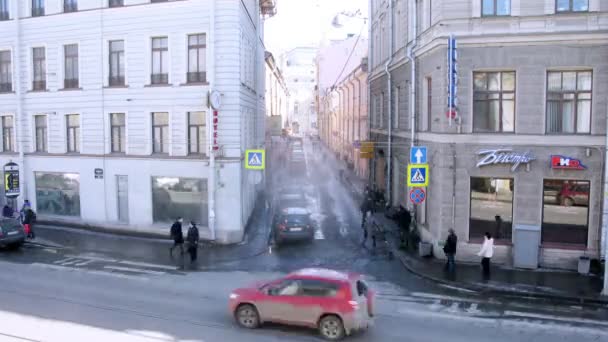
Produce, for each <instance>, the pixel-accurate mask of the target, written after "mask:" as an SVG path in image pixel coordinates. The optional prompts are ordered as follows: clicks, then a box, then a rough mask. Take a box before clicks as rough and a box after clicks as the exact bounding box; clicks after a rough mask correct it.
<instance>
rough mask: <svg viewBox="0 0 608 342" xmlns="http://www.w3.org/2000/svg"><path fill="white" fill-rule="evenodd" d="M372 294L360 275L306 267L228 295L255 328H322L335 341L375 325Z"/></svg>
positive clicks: (242, 320)
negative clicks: (266, 325)
mask: <svg viewBox="0 0 608 342" xmlns="http://www.w3.org/2000/svg"><path fill="white" fill-rule="evenodd" d="M373 302H374V293H373V291H372V290H370V289H369V288H368V286H367V284H366V283H365V282H364V281H363V279H362V278H361V276H360V275H358V274H355V273H344V272H338V271H333V270H328V269H316V268H315V269H304V270H300V271H296V272H294V273H291V274H289V275H287V276H286V277H284V278H281V279H277V280H274V281H271V282H268V283H264V284H261V285H259V286H252V287H248V288H241V289H237V290H235V291H234V292H233V293H232V294H230V313H231V314H232V315H234V318H235V319H236V321H237V323H238V324H239V325H241V326H243V327H245V328H248V329H254V328H257V327H259V326H260V325H261V324H263V323H265V322H273V323H280V324H287V325H296V326H303V327H310V328H314V329H318V330H319V333H320V334H321V335H322V336H323V337H324V338H326V339H328V340H331V341H337V340H340V339H342V338H344V337H345V336H348V335H351V334H352V333H353V332H355V331H359V330H363V329H367V328H368V327H370V326H371V325H372V324H373V316H374V312H373Z"/></svg>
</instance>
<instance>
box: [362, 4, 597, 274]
mask: <svg viewBox="0 0 608 342" xmlns="http://www.w3.org/2000/svg"><path fill="white" fill-rule="evenodd" d="M370 3H371V9H370V28H371V33H370V39H371V51H370V59H371V60H370V76H369V79H370V87H371V99H370V100H371V126H372V129H371V136H372V138H373V139H374V140H376V141H378V142H379V146H378V148H377V149H376V158H375V159H374V165H375V166H374V167H373V168H372V177H371V182H372V183H374V184H375V185H376V186H378V187H379V188H381V189H383V190H384V191H385V194H386V197H387V199H388V201H389V202H390V203H391V204H393V205H407V206H411V204H410V200H409V191H410V190H411V188H408V185H407V183H406V182H407V177H405V175H406V172H407V166H408V164H409V160H410V152H411V149H410V146H411V145H412V144H413V145H416V146H426V147H427V148H428V154H427V155H426V157H427V162H428V165H429V169H430V172H429V176H430V182H429V185H428V187H426V190H427V197H426V200H425V201H424V202H423V203H422V204H420V205H418V206H416V217H417V222H418V226H419V228H420V232H421V234H422V237H423V239H424V240H425V241H428V242H431V243H433V244H434V246H435V251H438V253H435V255H439V256H441V255H442V253H441V252H440V251H441V247H440V245H439V243H440V242H441V241H443V240H444V239H445V237H446V236H447V232H448V229H449V228H453V229H455V231H456V233H457V234H458V236H459V240H458V241H459V242H461V243H459V248H458V253H457V254H456V257H457V258H459V259H461V260H469V261H473V260H478V257H477V256H476V252H477V251H478V250H479V248H480V243H481V241H482V239H483V235H484V232H486V231H488V232H491V233H492V234H493V236H494V237H495V240H496V244H497V247H496V253H495V257H494V260H495V261H496V262H499V263H505V264H510V265H515V266H522V265H525V267H532V268H534V267H538V266H541V267H559V268H576V266H577V261H578V259H579V257H580V256H582V255H587V256H590V257H592V258H598V257H599V255H600V250H601V248H600V246H601V236H600V231H601V230H600V225H601V223H602V211H603V210H604V211H605V210H606V209H607V208H603V204H602V201H603V199H604V196H605V195H604V180H603V172H604V167H605V165H606V158H605V156H604V152H603V151H605V150H604V149H605V147H606V120H607V113H608V102H607V98H608V67H607V61H608V43H607V42H606V29H608V1H604V0H588V1H587V0H583V1H556V0H535V1H510V0H495V1H454V0H433V1H431V0H416V1H413V0H393V1H383V0H372V1H371V2H370ZM391 24H392V25H391ZM450 35H453V37H454V38H455V40H456V42H457V44H456V45H457V54H455V58H456V62H457V68H456V69H448V58H447V54H448V51H447V49H448V38H449V37H450ZM391 37H393V39H391ZM412 50H413V51H412ZM410 51H411V55H412V58H413V59H414V64H412V61H411V60H410V59H409V58H408V54H409V52H410ZM413 67H414V68H415V70H414V72H413V73H412V68H413ZM387 70H388V73H387ZM450 70H453V71H454V72H453V73H452V74H451V76H450V77H453V78H454V79H455V80H457V83H454V85H455V86H454V87H453V90H454V92H452V94H453V96H452V97H450V98H448V86H449V83H448V80H449V77H448V73H449V71H450ZM412 77H415V79H413V78H412ZM389 82H390V84H389ZM412 87H414V88H413V89H412ZM448 100H451V101H450V103H451V105H450V107H452V108H448ZM412 126H413V127H412ZM389 127H391V129H389ZM389 136H390V138H389ZM389 141H390V143H391V144H392V149H389V148H388V144H389ZM414 152H415V150H414ZM553 156H563V159H564V161H563V162H562V161H561V159H562V158H559V157H558V158H557V159H554V157H553ZM421 160H423V158H422V159H421ZM580 164H583V165H584V166H585V167H581V166H580ZM418 178H420V176H418ZM604 224H606V222H604ZM536 239H538V240H536ZM604 245H605V244H604ZM522 267H523V266H522Z"/></svg>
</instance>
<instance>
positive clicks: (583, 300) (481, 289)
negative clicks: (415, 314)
mask: <svg viewBox="0 0 608 342" xmlns="http://www.w3.org/2000/svg"><path fill="white" fill-rule="evenodd" d="M390 246H391V249H392V251H393V254H395V255H396V256H397V257H398V259H399V261H400V262H401V264H402V265H403V267H404V268H405V269H406V270H407V271H408V272H410V273H412V274H414V275H416V276H418V277H420V278H422V279H426V280H430V281H433V282H435V283H439V284H443V285H448V286H451V287H455V288H458V289H462V290H466V291H473V292H478V293H482V294H493V295H501V296H515V297H518V298H535V299H545V300H555V301H561V302H570V303H577V304H595V305H602V306H603V305H608V298H606V299H602V298H589V297H574V296H563V295H554V294H546V293H538V292H537V293H534V292H524V291H515V290H510V291H509V290H497V289H493V288H489V287H486V286H480V285H474V284H469V283H463V282H458V281H450V280H445V279H441V278H437V277H434V276H431V275H428V274H425V273H424V272H421V271H418V270H416V269H415V267H413V266H412V265H410V262H409V260H408V259H409V258H410V257H408V256H407V255H404V253H403V252H401V251H400V250H399V249H398V248H395V246H394V245H393V244H392V243H391V245H390Z"/></svg>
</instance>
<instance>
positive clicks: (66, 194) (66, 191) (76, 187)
mask: <svg viewBox="0 0 608 342" xmlns="http://www.w3.org/2000/svg"><path fill="white" fill-rule="evenodd" d="M35 179H36V208H37V209H38V212H39V213H41V214H50V215H59V216H80V175H79V174H77V173H43V172H36V173H35Z"/></svg>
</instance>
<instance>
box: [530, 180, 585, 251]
mask: <svg viewBox="0 0 608 342" xmlns="http://www.w3.org/2000/svg"><path fill="white" fill-rule="evenodd" d="M589 188H590V182H589V181H577V180H556V179H545V181H544V183H543V226H542V230H543V231H542V241H543V243H561V244H574V245H583V246H586V245H587V236H588V231H589Z"/></svg>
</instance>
